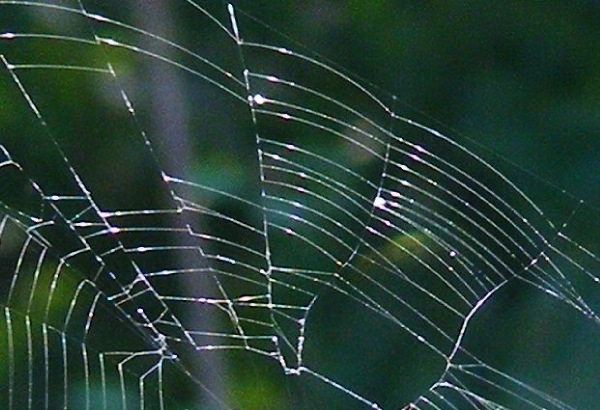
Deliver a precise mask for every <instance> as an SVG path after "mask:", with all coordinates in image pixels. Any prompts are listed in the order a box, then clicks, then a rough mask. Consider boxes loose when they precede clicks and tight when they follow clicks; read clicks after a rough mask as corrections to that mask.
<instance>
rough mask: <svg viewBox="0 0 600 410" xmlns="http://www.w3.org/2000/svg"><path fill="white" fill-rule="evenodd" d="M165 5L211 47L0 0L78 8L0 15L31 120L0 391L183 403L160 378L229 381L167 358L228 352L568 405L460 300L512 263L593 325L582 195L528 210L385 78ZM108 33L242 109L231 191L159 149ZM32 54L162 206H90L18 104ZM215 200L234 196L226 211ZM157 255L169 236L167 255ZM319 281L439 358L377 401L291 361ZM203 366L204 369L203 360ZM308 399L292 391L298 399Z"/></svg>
mask: <svg viewBox="0 0 600 410" xmlns="http://www.w3.org/2000/svg"><path fill="white" fill-rule="evenodd" d="M181 6H182V7H187V9H188V10H189V11H190V13H194V15H195V16H196V17H197V18H198V21H199V24H202V25H204V26H206V27H209V30H210V31H212V32H215V33H218V35H220V36H223V37H224V38H226V39H227V41H229V47H230V48H229V49H228V51H227V52H226V53H224V55H225V56H226V57H227V58H229V60H227V59H225V58H221V56H220V55H218V56H215V57H211V56H208V57H205V56H204V55H203V54H202V52H196V51H194V50H192V49H191V48H186V47H184V46H182V45H180V44H179V43H177V42H175V41H174V40H173V41H172V40H170V39H167V38H163V37H161V36H160V35H158V34H154V33H152V32H149V31H146V30H143V29H141V28H139V27H137V26H136V25H133V24H128V23H126V22H124V21H121V20H118V19H113V18H112V17H111V16H110V15H106V14H101V13H96V12H95V11H91V10H89V9H88V8H87V6H84V3H73V4H71V5H64V3H61V4H59V3H56V4H52V3H37V2H20V1H0V10H1V12H3V13H7V14H6V15H8V14H9V13H11V12H16V11H19V12H23V11H25V12H38V13H49V14H51V15H60V16H65V18H68V19H73V20H76V21H77V24H78V25H75V29H73V26H68V25H67V26H66V27H67V28H66V29H64V33H63V32H61V31H60V30H59V31H55V30H48V31H47V32H44V31H38V30H35V31H27V30H15V31H6V32H4V33H3V34H1V35H0V41H1V42H2V44H3V48H2V50H5V51H3V55H2V65H3V71H4V73H3V76H4V78H5V80H7V82H6V84H9V85H10V89H9V90H8V93H9V95H11V98H13V99H14V101H15V104H20V105H22V106H25V107H26V109H27V111H28V115H29V117H27V118H23V120H22V121H24V122H28V123H29V124H32V123H35V126H34V127H33V129H34V130H35V131H34V132H33V133H34V134H35V138H37V140H35V141H34V142H32V143H28V145H27V146H25V149H24V150H23V144H21V145H20V146H19V144H18V143H15V141H14V140H6V141H0V142H1V145H0V176H2V180H3V181H4V183H5V184H6V185H5V186H7V187H9V186H11V187H13V186H17V187H20V189H18V190H11V191H8V190H4V189H3V191H6V192H5V193H3V194H2V202H1V204H2V218H1V219H0V240H1V241H0V257H1V258H2V268H1V272H2V275H1V277H2V287H1V289H2V290H1V292H0V295H1V296H0V303H1V306H2V310H3V315H2V319H0V351H1V352H2V356H1V357H3V363H4V365H3V367H4V370H2V372H1V373H0V376H1V384H2V385H3V386H4V387H3V388H2V389H0V402H1V403H2V407H3V408H8V409H22V408H28V409H33V408H36V409H37V408H64V409H70V408H86V409H91V408H111V409H112V408H123V409H125V408H141V409H153V408H159V409H170V408H194V405H193V404H189V403H188V402H185V401H182V400H178V399H177V393H174V391H177V390H174V386H173V384H172V382H170V381H172V380H175V379H176V380H185V381H186V383H189V384H191V385H192V386H194V387H193V388H194V389H197V390H199V391H200V393H199V394H200V396H202V403H203V404H202V405H203V406H213V407H214V408H223V409H232V408H236V407H237V405H236V404H235V400H234V399H231V396H229V395H228V394H225V393H223V392H222V391H220V392H219V391H216V390H215V389H214V388H213V387H211V385H210V383H209V382H207V380H205V379H204V378H202V377H201V376H200V375H199V374H198V373H197V371H196V369H195V366H194V365H192V364H190V361H189V360H190V357H192V356H195V355H197V356H204V355H214V354H221V353H222V354H227V353H228V352H238V353H239V352H241V353H242V354H247V355H253V356H258V357H262V358H264V359H265V360H266V361H269V362H275V363H277V364H278V366H279V367H280V369H281V370H282V372H281V375H280V376H281V377H283V378H286V379H289V378H298V379H299V380H300V382H301V383H304V382H306V383H312V384H311V385H314V384H316V385H320V386H326V387H327V388H329V389H328V390H327V391H333V392H334V393H331V392H330V393H327V394H332V395H335V394H338V396H339V397H340V402H342V403H346V404H345V405H346V406H349V407H347V408H352V407H350V406H355V407H356V408H374V409H380V408H399V407H402V406H404V408H412V409H467V408H469V409H501V408H503V409H504V408H519V409H524V408H527V409H570V408H572V407H570V406H569V405H568V404H566V403H563V402H562V401H560V400H558V399H556V398H554V397H553V396H552V395H550V394H546V393H545V392H543V391H541V390H538V389H537V388H536V387H535V386H534V385H533V384H529V383H527V382H525V381H522V380H520V379H519V378H518V377H516V376H513V375H511V374H509V373H505V372H503V371H502V370H501V369H499V368H496V367H495V366H493V365H490V364H488V363H487V362H486V360H485V359H484V358H482V357H480V356H479V355H477V354H475V353H472V352H471V351H470V350H469V349H468V348H467V347H466V346H465V345H466V338H468V336H469V329H470V327H471V325H472V322H473V321H474V320H476V318H477V316H478V314H480V313H481V311H482V310H485V307H486V306H487V304H488V303H490V301H491V300H493V299H494V297H495V296H496V294H497V293H499V292H500V291H502V289H504V288H505V287H506V286H508V285H510V284H513V283H515V282H517V283H522V284H523V286H530V287H532V288H533V289H535V290H536V292H537V293H539V294H541V295H543V296H544V297H547V298H550V299H552V300H557V301H560V302H561V303H562V304H564V305H565V306H568V307H569V308H571V309H572V310H573V311H575V312H577V313H578V315H579V317H581V320H583V321H587V323H591V324H593V325H594V326H595V325H597V324H598V323H599V318H598V316H597V315H596V313H595V310H594V308H593V307H591V305H592V301H593V300H594V296H595V292H596V286H597V282H598V278H597V277H596V276H595V272H597V271H598V257H597V256H596V255H595V254H594V252H593V251H591V250H589V249H588V247H586V246H584V244H582V243H579V242H578V241H576V240H575V239H573V238H571V236H570V234H569V229H570V227H571V225H572V224H574V223H576V222H577V221H578V220H579V218H580V217H582V216H583V215H584V214H585V213H587V212H590V211H593V210H590V209H589V208H587V207H586V205H585V204H584V203H583V202H581V201H573V200H571V199H570V198H568V204H569V206H568V207H567V210H566V211H565V212H564V213H563V214H562V215H560V216H559V217H554V216H553V217H549V216H547V215H546V214H545V213H544V209H543V208H544V206H543V204H542V203H539V201H538V202H535V201H534V200H533V199H531V198H530V196H528V194H527V193H526V192H525V191H523V190H521V188H520V187H519V186H517V185H516V184H515V183H513V182H512V180H511V179H510V178H509V177H507V176H506V175H505V174H504V173H503V172H502V171H500V168H498V167H497V166H496V165H494V164H493V163H492V162H491V161H490V160H489V158H492V157H491V155H490V156H489V157H486V155H488V154H489V153H487V152H486V151H482V152H483V153H479V152H478V151H477V149H476V147H468V146H467V145H466V144H463V143H461V142H457V141H455V140H453V139H451V138H449V137H447V136H445V135H444V134H442V133H439V132H437V131H436V130H434V129H432V128H429V127H427V126H425V125H422V124H420V123H417V122H415V121H412V120H410V119H407V118H404V117H403V116H402V115H400V114H398V113H397V112H395V108H394V107H395V105H394V98H393V97H392V98H390V99H387V97H385V98H386V100H384V99H381V98H379V97H378V96H377V95H376V94H375V93H374V92H372V91H370V90H369V88H367V87H365V86H363V85H362V84H361V83H359V82H358V81H357V80H355V79H353V78H352V77H351V76H349V75H348V74H346V73H344V72H342V71H340V70H339V69H337V68H336V67H334V66H333V65H332V64H331V63H328V62H324V61H321V60H320V59H318V57H314V56H310V55H308V54H304V53H301V52H297V51H294V50H292V49H290V48H285V47H280V46H279V45H273V44H269V43H264V42H260V41H256V42H254V41H252V40H251V38H245V36H246V34H245V27H246V24H248V25H250V24H256V21H255V20H253V19H251V18H250V17H249V16H247V15H245V14H243V13H242V12H240V11H238V10H236V8H235V7H234V6H232V5H224V6H223V5H221V6H219V7H216V8H214V10H213V9H212V8H210V7H208V6H207V7H204V6H203V5H202V4H201V3H200V2H198V3H195V2H192V1H186V2H181ZM211 7H214V6H211ZM241 17H243V18H241ZM242 21H243V22H244V23H242ZM263 29H267V28H265V27H263ZM111 30H112V31H111ZM106 32H110V33H111V36H107V35H104V34H103V33H106ZM130 36H131V37H130ZM139 38H142V39H144V41H146V42H145V43H144V42H142V41H140V42H135V41H136V39H138V41H139ZM199 41H202V39H200V40H199ZM31 43H47V44H49V45H51V44H60V46H61V47H62V49H66V50H69V49H70V48H71V47H72V48H73V49H74V50H75V48H77V49H78V50H79V49H86V50H88V49H89V50H94V51H93V52H97V54H95V55H99V56H102V58H103V59H102V60H101V61H95V62H94V63H89V61H88V60H86V59H85V58H82V59H81V60H82V61H80V62H77V61H75V62H71V60H70V59H67V58H66V57H65V56H64V54H61V55H59V56H58V58H59V59H60V58H63V59H65V61H64V62H61V61H60V60H58V62H47V61H44V58H45V57H44V56H41V57H40V56H31V55H24V56H23V55H18V54H16V53H15V55H14V56H13V54H12V53H13V50H14V49H18V48H19V47H21V46H23V47H25V46H26V45H27V44H31ZM153 44H160V45H161V46H164V47H167V48H169V49H172V50H173V51H174V52H176V53H177V55H178V56H181V58H174V57H172V56H171V55H169V56H166V55H163V54H161V53H160V51H157V50H159V48H158V47H157V48H152V47H153V46H152V45H153ZM117 53H123V54H125V55H131V56H137V57H140V56H141V57H143V58H147V59H150V60H151V61H153V62H154V63H155V64H164V65H167V66H169V67H171V68H175V69H176V70H178V71H180V72H182V73H183V74H185V75H186V76H190V77H192V78H194V79H195V80H196V81H197V82H200V83H203V84H205V85H206V86H208V87H210V88H211V89H213V90H216V91H215V92H216V93H217V94H218V95H219V96H221V97H224V98H226V99H228V100H229V101H231V104H232V107H236V108H235V109H237V111H238V113H237V114H236V115H240V117H245V121H247V122H248V124H249V127H248V128H247V130H250V132H245V134H243V135H241V136H237V137H235V138H238V139H239V138H243V139H245V142H244V144H246V145H247V144H248V142H249V143H251V144H253V146H254V153H255V156H254V157H252V158H248V159H247V161H248V162H249V163H252V164H255V168H254V169H255V171H256V173H255V175H253V176H252V178H251V179H253V182H252V183H251V185H252V184H254V185H252V189H249V190H246V191H244V194H239V193H238V192H237V191H236V190H235V189H229V188H227V187H226V188H222V187H220V186H219V185H218V184H213V183H212V182H211V181H209V182H207V183H204V181H203V180H202V179H201V178H198V179H193V180H192V179H189V178H187V177H184V176H182V175H177V174H175V173H171V172H169V171H168V170H166V169H165V167H163V165H162V161H163V159H164V155H163V153H162V152H161V148H160V138H162V137H161V136H157V135H153V133H150V132H148V128H147V127H146V126H145V125H144V124H145V121H146V119H145V118H142V117H143V116H140V114H139V112H138V111H137V106H136V103H135V98H130V93H129V91H128V90H127V88H128V86H129V84H128V83H127V81H126V80H125V79H124V78H123V76H124V74H120V72H119V68H116V67H117V66H116V65H115V64H114V63H113V56H115V55H117ZM114 58H116V57H114ZM74 60H77V59H74ZM232 60H233V61H234V62H233V63H232V62H231V61H232ZM273 67H277V68H273ZM290 67H292V69H290ZM293 68H297V70H294V69H293ZM271 70H272V71H271ZM39 71H43V72H48V73H49V74H48V75H49V76H51V75H52V74H53V73H59V74H61V75H84V76H86V78H87V77H89V78H92V79H93V80H94V81H96V82H97V83H102V84H111V86H112V87H113V88H112V89H111V90H112V91H110V92H112V94H111V96H110V98H111V101H112V103H113V104H115V101H116V102H117V104H116V105H117V106H118V107H120V108H119V110H120V112H125V111H126V112H127V113H128V120H129V123H130V124H132V125H131V129H132V130H134V131H133V137H131V136H125V135H123V136H119V137H118V138H133V139H134V140H135V141H136V142H135V143H136V144H138V145H137V147H138V148H137V149H140V150H142V151H143V153H144V157H145V158H147V159H149V162H150V163H151V164H152V165H151V166H150V167H149V169H150V171H149V174H152V176H149V178H154V180H156V181H157V184H158V186H160V189H162V190H164V192H165V196H166V197H167V198H168V201H167V203H166V204H163V205H161V206H160V207H153V208H146V209H144V208H141V209H140V208H136V207H124V208H123V209H119V208H112V207H108V206H105V205H104V203H107V199H106V198H102V197H101V194H99V193H96V190H95V189H94V188H93V187H90V185H89V184H88V182H87V181H86V177H85V176H84V174H83V173H82V171H81V170H80V168H79V166H76V165H75V164H74V163H73V162H72V161H71V159H70V155H69V154H68V153H67V150H65V149H64V148H63V145H65V144H66V143H64V142H63V141H62V138H63V137H64V136H62V135H57V134H56V132H55V127H54V124H53V120H51V119H49V118H47V114H46V109H45V108H42V106H41V105H39V103H38V93H40V91H39V90H38V89H37V87H38V86H37V85H35V84H33V83H34V81H33V80H31V79H29V81H28V77H27V76H28V75H29V73H31V72H37V73H38V74H37V75H39ZM303 73H309V74H308V75H304V74H303ZM340 90H343V91H340ZM107 92H108V91H107ZM350 96H352V97H350ZM55 98H61V97H58V96H57V97H55ZM53 103H56V104H59V103H60V101H53ZM44 104H46V105H47V104H48V102H47V101H44ZM24 134H25V133H23V135H21V136H20V137H22V138H25V135H24ZM124 134H125V133H124ZM107 138H108V137H107ZM199 138H201V137H199ZM35 144H41V145H39V146H42V145H43V146H44V147H46V148H44V149H46V150H48V152H50V151H51V152H53V156H51V157H50V158H49V159H48V158H45V159H44V161H47V162H48V163H50V161H54V160H56V161H54V163H52V167H53V168H52V169H60V171H59V172H57V174H56V175H53V176H51V177H50V178H47V175H45V176H44V173H48V172H50V171H49V170H48V169H46V170H45V169H44V164H39V163H34V162H33V161H35V160H36V157H35V155H34V156H33V157H30V156H28V155H29V154H27V152H29V153H31V151H32V150H35V149H36V147H37V146H38V145H35ZM15 147H16V148H15ZM19 147H20V148H19ZM48 147H49V148H48ZM82 149H83V150H86V148H85V147H83V148H82ZM23 151H25V154H24V153H23ZM21 158H22V159H21ZM119 160H122V159H119ZM37 161H39V158H37ZM40 175H41V176H40ZM483 179H485V182H482V181H483ZM52 181H58V182H57V183H56V184H55V183H53V182H52ZM492 186H493V188H491V187H492ZM247 192H250V194H248V193H247ZM554 193H555V194H556V195H557V196H559V194H560V193H556V192H554ZM9 194H10V195H9ZM108 202H110V201H108ZM222 203H228V204H234V206H233V207H230V208H227V207H220V206H219V204H222ZM234 207H235V209H243V210H244V212H243V213H239V212H238V211H230V212H229V213H228V211H227V209H234ZM584 211H585V212H584ZM165 221H169V222H168V223H167V222H165ZM198 221H200V222H198ZM173 238H176V239H175V240H174V239H173ZM177 238H179V239H177ZM174 253H177V254H183V255H185V257H184V259H183V260H184V261H185V266H181V263H177V264H176V263H175V262H174V259H173V258H170V257H169V256H168V255H172V254H174ZM184 276H185V277H187V278H188V279H189V278H191V279H192V280H194V278H198V280H202V281H203V282H202V283H205V284H207V285H206V287H204V288H203V289H200V292H201V293H200V294H198V293H197V292H198V289H193V292H192V291H191V290H190V289H185V288H182V287H181V285H180V284H181V278H182V277H184ZM200 278H202V279H200ZM582 286H583V289H585V290H586V297H585V298H584V297H582V296H581V292H582V291H581V289H582ZM588 295H590V296H588ZM327 298H333V299H335V300H336V301H342V302H340V303H343V304H344V306H347V312H348V314H351V315H365V316H369V317H374V318H376V319H375V320H378V321H381V322H382V323H384V324H385V326H386V327H385V329H391V330H386V331H389V332H399V333H401V334H403V335H404V336H405V337H406V340H409V341H410V342H409V343H412V344H413V345H414V346H415V349H423V351H426V352H427V354H428V355H430V356H431V357H432V360H434V361H438V362H439V363H441V366H440V372H439V374H436V375H435V378H434V379H433V380H434V381H433V383H431V384H430V385H429V386H428V389H427V390H426V391H422V392H421V394H420V396H418V397H414V398H413V399H412V401H411V402H410V403H397V402H396V403H393V402H391V401H385V400H384V402H382V401H381V400H380V398H379V397H376V396H371V395H369V394H368V393H365V392H364V390H366V389H364V388H362V387H361V386H358V387H355V386H354V385H353V384H352V383H348V382H345V381H344V380H343V377H338V376H337V375H336V374H331V373H329V372H327V370H322V368H323V367H324V366H321V365H320V363H318V362H316V363H315V362H312V361H311V360H310V357H311V356H310V353H309V349H310V348H311V346H312V345H310V344H309V343H311V342H312V338H315V339H317V340H318V338H319V337H320V336H319V329H315V328H311V313H312V312H313V310H314V309H317V306H318V305H319V304H320V303H322V302H323V300H325V299H327ZM190 316H197V317H200V318H202V317H208V316H211V317H213V318H214V319H213V320H212V321H205V322H202V320H201V321H200V322H194V321H190V320H189V317H190ZM198 323H200V326H201V327H197V326H198ZM352 331H353V332H361V329H360V328H356V329H352ZM107 332H108V333H109V334H114V335H115V336H114V337H107V336H106V334H107ZM121 334H128V335H129V336H128V337H127V338H125V337H123V338H122V337H121V336H120V335H121ZM315 343H316V342H315ZM236 354H237V353H236ZM349 360H352V359H349ZM206 366H208V370H207V371H205V374H206V373H208V374H209V375H210V373H211V372H212V371H215V372H216V370H217V369H215V368H210V364H207V365H206ZM357 371H358V370H357ZM307 380H308V382H307ZM231 389H235V386H232V387H231ZM338 396H335V397H338ZM327 397H329V396H327ZM332 397H333V396H332ZM311 398H312V396H311V393H310V390H307V393H306V397H305V398H304V399H303V400H304V402H305V403H306V404H305V405H306V406H308V407H311V404H310V403H311ZM240 406H243V405H240ZM334 407H335V406H334V405H332V407H331V408H334ZM242 408H243V407H242Z"/></svg>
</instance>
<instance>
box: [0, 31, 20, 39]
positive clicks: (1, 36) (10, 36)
mask: <svg viewBox="0 0 600 410" xmlns="http://www.w3.org/2000/svg"><path fill="white" fill-rule="evenodd" d="M15 37H16V34H15V33H2V34H0V38H5V39H7V40H12V39H13V38H15Z"/></svg>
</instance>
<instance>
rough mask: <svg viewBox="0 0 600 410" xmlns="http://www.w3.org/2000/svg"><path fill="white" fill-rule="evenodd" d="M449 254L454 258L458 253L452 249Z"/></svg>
mask: <svg viewBox="0 0 600 410" xmlns="http://www.w3.org/2000/svg"><path fill="white" fill-rule="evenodd" d="M448 255H450V257H451V258H454V257H455V256H456V255H457V254H456V251H455V250H451V251H450V252H448Z"/></svg>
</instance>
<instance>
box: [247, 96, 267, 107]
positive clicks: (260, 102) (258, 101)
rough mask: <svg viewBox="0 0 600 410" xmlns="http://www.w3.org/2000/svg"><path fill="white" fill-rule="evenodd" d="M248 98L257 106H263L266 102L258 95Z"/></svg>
mask: <svg viewBox="0 0 600 410" xmlns="http://www.w3.org/2000/svg"><path fill="white" fill-rule="evenodd" d="M250 98H251V99H252V100H253V101H254V102H255V103H256V104H258V105H263V104H264V103H266V102H267V99H266V98H265V97H263V96H262V95H260V94H255V95H254V96H252V97H250Z"/></svg>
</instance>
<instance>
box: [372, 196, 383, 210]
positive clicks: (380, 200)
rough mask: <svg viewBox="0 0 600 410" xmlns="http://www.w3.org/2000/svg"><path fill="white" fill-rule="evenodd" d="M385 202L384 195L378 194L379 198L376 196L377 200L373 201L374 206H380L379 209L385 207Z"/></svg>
mask: <svg viewBox="0 0 600 410" xmlns="http://www.w3.org/2000/svg"><path fill="white" fill-rule="evenodd" d="M385 203H386V200H385V199H383V198H382V197H380V196H378V197H377V198H375V200H374V201H373V206H374V207H375V208H379V209H383V208H384V207H385Z"/></svg>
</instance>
